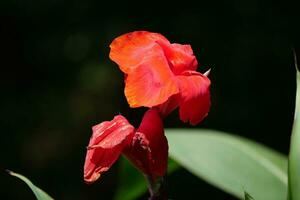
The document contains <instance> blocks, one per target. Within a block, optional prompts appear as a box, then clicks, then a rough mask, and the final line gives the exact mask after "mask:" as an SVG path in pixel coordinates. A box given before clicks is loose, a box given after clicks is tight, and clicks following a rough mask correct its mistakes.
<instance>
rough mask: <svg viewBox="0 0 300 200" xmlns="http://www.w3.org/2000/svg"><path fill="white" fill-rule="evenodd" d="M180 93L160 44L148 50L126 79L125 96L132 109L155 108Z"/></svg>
mask: <svg viewBox="0 0 300 200" xmlns="http://www.w3.org/2000/svg"><path fill="white" fill-rule="evenodd" d="M178 91H179V90H178V86H177V83H176V80H175V76H174V75H173V74H172V72H171V70H170V69H169V67H168V63H167V60H166V58H165V56H164V53H163V51H162V49H161V47H160V46H159V45H158V44H155V45H153V46H152V47H151V48H150V49H148V52H147V54H146V55H145V56H144V57H143V61H142V62H141V63H140V64H139V67H138V68H136V69H135V70H134V71H132V72H131V73H129V74H127V77H126V79H125V96H126V98H127V101H128V103H129V105H130V107H140V106H144V107H153V106H156V105H159V104H162V103H164V102H165V101H167V99H168V98H169V97H170V96H172V95H173V94H176V93H178Z"/></svg>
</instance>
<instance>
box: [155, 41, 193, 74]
mask: <svg viewBox="0 0 300 200" xmlns="http://www.w3.org/2000/svg"><path fill="white" fill-rule="evenodd" d="M158 44H159V45H161V47H162V48H163V50H164V52H165V55H166V57H167V60H168V61H169V63H170V66H171V69H172V71H173V73H174V74H181V73H182V72H183V71H186V70H191V71H195V70H196V69H197V67H198V62H197V59H196V57H195V56H194V53H193V50H192V48H191V46H190V45H181V44H176V43H174V44H170V43H169V42H168V41H158Z"/></svg>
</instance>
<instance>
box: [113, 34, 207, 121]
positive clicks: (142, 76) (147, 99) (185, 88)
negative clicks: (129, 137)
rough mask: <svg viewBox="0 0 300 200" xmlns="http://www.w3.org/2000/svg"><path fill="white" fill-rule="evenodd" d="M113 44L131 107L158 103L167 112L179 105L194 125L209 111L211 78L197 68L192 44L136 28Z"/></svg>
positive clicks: (163, 113)
mask: <svg viewBox="0 0 300 200" xmlns="http://www.w3.org/2000/svg"><path fill="white" fill-rule="evenodd" d="M110 48H111V51H110V58H111V59H112V60H113V61H115V62H116V63H117V64H118V65H119V67H120V69H121V70H122V71H123V72H124V73H125V75H126V76H125V96H126V98H127V101H128V103H129V105H130V107H133V108H134V107H141V106H145V107H149V108H151V107H155V106H158V107H159V110H160V112H161V114H162V115H163V116H165V115H167V114H169V113H170V112H171V111H172V110H174V109H175V108H176V107H179V113H180V119H181V120H182V121H184V122H187V121H189V122H190V123H191V124H193V125H195V124H197V123H199V122H200V121H201V120H202V119H203V118H204V117H205V116H206V115H207V113H208V111H209V108H210V91H209V89H210V80H209V79H208V78H207V76H205V75H202V74H201V73H199V72H196V69H197V67H198V62H197V59H196V57H195V56H194V55H193V50H192V48H191V46H190V45H181V44H171V43H170V42H169V41H168V40H167V39H166V38H165V37H164V36H162V35H160V34H158V33H150V32H146V31H136V32H132V33H128V34H125V35H122V36H120V37H118V38H116V39H115V40H114V41H113V42H112V43H111V45H110Z"/></svg>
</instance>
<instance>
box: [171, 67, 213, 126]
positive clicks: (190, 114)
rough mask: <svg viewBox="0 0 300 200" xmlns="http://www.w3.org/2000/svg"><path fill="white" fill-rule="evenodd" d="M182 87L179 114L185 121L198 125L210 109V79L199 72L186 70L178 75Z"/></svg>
mask: <svg viewBox="0 0 300 200" xmlns="http://www.w3.org/2000/svg"><path fill="white" fill-rule="evenodd" d="M177 80H178V84H179V87H180V96H181V99H180V102H179V115H180V119H181V120H182V121H183V122H188V121H189V122H190V124H192V125H196V124H198V123H199V122H201V121H202V120H203V119H204V118H205V117H206V116H207V114H208V112H209V109H210V105H211V102H210V80H209V79H208V78H207V77H206V76H204V75H202V74H200V73H198V72H188V71H187V72H185V73H183V75H180V76H177Z"/></svg>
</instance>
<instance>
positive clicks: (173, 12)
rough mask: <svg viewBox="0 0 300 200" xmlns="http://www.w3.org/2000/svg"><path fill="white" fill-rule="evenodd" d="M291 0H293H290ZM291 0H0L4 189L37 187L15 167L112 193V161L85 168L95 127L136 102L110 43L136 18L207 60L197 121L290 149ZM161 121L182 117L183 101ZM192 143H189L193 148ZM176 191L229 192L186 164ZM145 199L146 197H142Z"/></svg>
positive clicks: (295, 12)
mask: <svg viewBox="0 0 300 200" xmlns="http://www.w3.org/2000/svg"><path fill="white" fill-rule="evenodd" d="M295 2H296V1H295ZM295 2H293V1H281V3H276V2H275V1H270V0H265V1H258V0H247V1H239V0H227V1H198V2H197V3H196V2H189V1H181V2H175V1H174V2H166V1H165V2H163V1H139V2H126V1H120V2H118V1H111V2H108V1H107V2H106V1H100V0H97V1H96V0H87V1H71V0H65V1H59V0H43V1H40V0H25V1H18V0H12V1H4V0H3V1H1V2H0V53H1V54H0V58H1V59H0V66H1V73H0V87H1V101H0V111H1V115H0V125H1V126H0V127H1V129H0V131H1V140H0V141H1V143H0V148H1V149H0V156H1V157H0V199H34V196H33V194H32V193H31V191H30V190H29V189H28V188H27V187H26V186H25V185H24V184H23V183H22V182H20V181H19V180H16V179H15V178H12V177H10V176H8V175H7V174H6V172H5V169H11V170H14V171H16V172H19V173H22V174H24V175H26V176H27V177H29V178H30V179H31V180H32V181H33V182H34V183H36V184H37V185H39V186H40V187H41V188H43V189H44V190H45V191H47V192H48V193H49V194H51V195H52V196H53V197H55V198H56V199H62V200H68V199H72V200H79V199H111V198H112V195H113V193H114V191H115V188H116V186H117V175H118V173H117V168H118V164H116V165H115V166H114V167H113V168H112V169H111V170H110V171H109V172H108V173H106V174H105V175H104V176H103V177H102V180H101V181H98V182H97V183H95V184H94V185H91V186H87V185H85V184H84V183H83V180H82V168H83V163H84V157H85V146H86V145H87V143H88V140H89V137H90V135H91V129H90V127H91V126H92V125H94V124H96V123H99V122H101V121H104V120H110V119H112V117H113V116H114V115H116V114H118V113H122V114H123V115H124V116H126V117H127V118H128V119H129V120H130V121H131V122H132V123H133V124H135V125H137V124H138V123H139V121H140V117H141V116H142V113H143V111H144V110H143V109H134V110H132V109H129V108H128V105H127V102H126V99H125V98H124V95H123V76H122V73H121V72H120V71H119V69H118V67H117V66H116V65H115V64H114V63H113V62H112V61H110V60H109V58H108V53H109V48H108V46H109V44H110V42H111V41H112V40H113V39H114V38H115V37H117V36H119V35H121V34H123V33H127V32H130V31H134V30H148V31H152V32H159V33H162V34H163V35H165V36H166V37H167V38H168V39H169V40H170V41H171V42H177V43H182V44H183V43H188V44H191V45H192V48H193V50H194V53H195V55H196V56H197V59H198V62H199V63H200V64H201V66H200V67H199V69H198V70H199V71H201V72H205V71H206V70H207V69H209V68H211V69H212V71H211V75H210V78H211V81H212V89H211V92H212V108H211V112H210V114H209V116H208V117H207V118H206V119H205V120H204V122H203V123H201V124H199V125H198V126H197V127H200V128H211V129H217V130H223V131H227V132H232V133H234V134H238V135H241V136H245V137H248V138H251V139H254V140H256V141H258V142H260V143H263V144H266V145H268V146H270V147H272V148H274V149H276V150H278V151H280V152H283V153H285V154H287V153H288V147H289V138H290V132H291V126H292V119H293V109H294V98H295V68H294V64H293V55H292V50H291V49H292V48H293V47H294V48H295V49H296V51H297V50H298V48H299V41H300V40H299V35H300V28H299V19H300V18H299V6H298V4H296V3H295ZM165 126H166V127H186V128H191V127H190V126H189V125H188V124H183V123H181V122H180V121H179V119H178V115H177V113H173V114H172V115H171V116H170V117H168V118H167V119H166V123H165ZM191 153H192V152H191ZM169 190H170V196H171V197H172V199H175V200H176V199H233V197H231V196H230V195H227V194H225V193H223V192H221V191H220V190H218V189H216V188H214V187H213V186H210V185H208V184H206V183H205V182H203V181H202V180H199V179H198V178H196V177H193V176H192V175H191V174H190V173H189V172H187V171H185V170H180V171H178V172H176V173H175V174H173V175H171V176H170V178H169ZM142 199H146V197H143V198H142Z"/></svg>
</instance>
